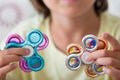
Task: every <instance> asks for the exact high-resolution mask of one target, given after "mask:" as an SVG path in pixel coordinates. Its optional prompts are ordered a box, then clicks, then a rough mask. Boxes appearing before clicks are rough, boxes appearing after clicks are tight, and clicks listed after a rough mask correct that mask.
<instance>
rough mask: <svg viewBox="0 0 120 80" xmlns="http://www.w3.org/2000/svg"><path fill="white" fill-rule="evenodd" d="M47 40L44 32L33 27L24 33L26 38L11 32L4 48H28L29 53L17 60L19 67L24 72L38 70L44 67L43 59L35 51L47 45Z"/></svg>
mask: <svg viewBox="0 0 120 80" xmlns="http://www.w3.org/2000/svg"><path fill="white" fill-rule="evenodd" d="M48 43H49V40H48V37H47V36H46V35H45V34H42V33H41V31H39V30H37V29H35V30H32V31H30V32H29V33H28V34H27V35H26V40H24V39H22V38H21V37H20V36H19V35H18V34H13V35H10V36H9V37H8V39H7V40H6V46H5V49H9V48H26V49H29V50H30V54H29V55H27V56H23V58H22V59H21V60H20V61H19V66H20V68H21V69H22V70H23V71H25V72H31V71H39V70H41V69H43V67H44V63H45V62H44V59H43V58H42V57H41V55H40V54H39V53H38V52H37V51H38V50H43V49H45V48H46V47H47V46H48Z"/></svg>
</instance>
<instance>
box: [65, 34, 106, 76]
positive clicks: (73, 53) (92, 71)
mask: <svg viewBox="0 0 120 80" xmlns="http://www.w3.org/2000/svg"><path fill="white" fill-rule="evenodd" d="M107 48H108V43H107V42H106V41H105V40H103V39H98V38H97V37H96V36H94V35H86V36H84V37H83V39H82V45H79V44H70V45H68V47H67V55H68V56H67V58H66V61H65V63H66V66H67V68H68V69H70V70H77V69H79V68H80V66H81V65H82V64H85V65H86V66H85V72H86V74H87V75H88V76H90V77H93V78H95V77H97V76H98V75H100V74H104V72H103V70H102V69H103V67H105V66H103V65H97V64H96V63H95V61H89V62H88V61H86V57H87V56H88V55H89V54H90V53H91V52H93V51H95V50H100V49H107Z"/></svg>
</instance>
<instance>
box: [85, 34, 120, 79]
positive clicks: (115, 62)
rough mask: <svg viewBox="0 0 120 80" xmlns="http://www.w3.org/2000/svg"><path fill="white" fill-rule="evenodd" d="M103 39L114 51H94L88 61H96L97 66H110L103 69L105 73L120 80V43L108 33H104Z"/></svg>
mask: <svg viewBox="0 0 120 80" xmlns="http://www.w3.org/2000/svg"><path fill="white" fill-rule="evenodd" d="M102 37H103V39H105V40H106V41H108V42H109V43H110V45H111V47H112V50H105V49H103V50H97V51H94V52H92V53H91V54H90V55H88V57H87V59H86V60H87V61H91V60H96V63H97V64H100V65H105V66H110V67H109V68H107V67H105V68H103V71H104V72H105V73H106V74H109V75H110V76H112V77H114V78H115V80H120V43H119V42H118V41H117V40H116V39H115V38H114V37H112V36H111V35H109V34H108V33H104V34H103V35H102Z"/></svg>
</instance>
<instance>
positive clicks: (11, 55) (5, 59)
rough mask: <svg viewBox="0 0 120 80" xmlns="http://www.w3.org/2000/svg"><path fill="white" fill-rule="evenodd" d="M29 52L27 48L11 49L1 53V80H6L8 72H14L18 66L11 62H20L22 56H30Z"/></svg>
mask: <svg viewBox="0 0 120 80" xmlns="http://www.w3.org/2000/svg"><path fill="white" fill-rule="evenodd" d="M28 54H29V50H27V49H25V48H11V49H6V50H1V51H0V80H5V78H6V75H7V73H8V72H10V71H12V70H14V69H15V68H16V67H17V64H15V63H12V64H10V63H11V62H16V61H19V60H20V59H21V58H22V56H25V55H28Z"/></svg>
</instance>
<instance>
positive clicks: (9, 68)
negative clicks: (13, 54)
mask: <svg viewBox="0 0 120 80" xmlns="http://www.w3.org/2000/svg"><path fill="white" fill-rule="evenodd" d="M16 67H17V64H15V63H14V64H9V65H7V66H5V67H2V68H0V75H3V76H4V75H6V74H7V73H8V72H10V71H12V70H14V69H15V68H16Z"/></svg>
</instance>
